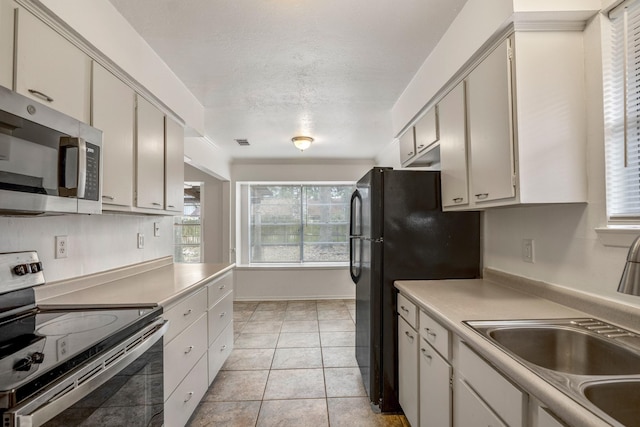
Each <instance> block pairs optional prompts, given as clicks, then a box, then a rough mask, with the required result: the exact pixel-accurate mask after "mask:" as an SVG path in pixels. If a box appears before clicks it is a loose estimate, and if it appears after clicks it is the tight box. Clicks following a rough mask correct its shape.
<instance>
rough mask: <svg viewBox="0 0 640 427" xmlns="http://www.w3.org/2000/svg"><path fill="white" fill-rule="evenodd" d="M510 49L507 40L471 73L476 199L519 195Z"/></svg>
mask: <svg viewBox="0 0 640 427" xmlns="http://www.w3.org/2000/svg"><path fill="white" fill-rule="evenodd" d="M509 51H510V48H509V40H505V41H504V42H503V43H502V44H500V46H498V48H497V49H495V50H494V51H493V52H492V53H491V54H490V55H489V56H488V57H487V58H485V60H484V61H482V63H480V65H478V66H477V67H476V68H475V69H474V70H473V71H472V72H471V73H470V74H469V76H468V77H467V85H468V86H467V106H468V110H467V113H468V121H469V122H468V123H469V145H470V148H471V187H472V190H473V195H472V197H473V199H474V201H475V202H480V203H482V202H485V201H491V200H500V199H507V198H513V197H515V187H514V184H513V176H514V170H515V168H514V160H513V159H514V153H513V151H514V150H513V132H512V109H511V61H510V59H509Z"/></svg>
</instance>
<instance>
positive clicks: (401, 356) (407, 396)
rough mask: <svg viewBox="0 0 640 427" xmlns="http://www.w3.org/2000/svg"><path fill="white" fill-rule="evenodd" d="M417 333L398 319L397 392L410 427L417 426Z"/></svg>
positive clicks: (400, 318) (418, 338)
mask: <svg viewBox="0 0 640 427" xmlns="http://www.w3.org/2000/svg"><path fill="white" fill-rule="evenodd" d="M419 340H420V337H419V336H418V333H417V332H416V331H415V330H414V329H413V328H412V327H411V326H410V325H409V324H408V323H407V322H406V321H405V320H404V319H403V318H402V317H400V316H399V317H398V382H399V386H400V389H399V390H398V394H399V396H398V397H399V400H400V406H401V407H402V410H403V411H404V415H405V416H406V417H407V420H408V421H409V423H410V424H411V425H412V426H418V425H419V424H418V422H419V415H418V375H417V373H418V372H417V371H418V344H419Z"/></svg>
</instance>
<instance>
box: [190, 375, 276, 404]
mask: <svg viewBox="0 0 640 427" xmlns="http://www.w3.org/2000/svg"><path fill="white" fill-rule="evenodd" d="M268 377H269V371H267V370H264V371H220V372H218V375H216V379H215V380H213V383H212V384H211V386H210V387H209V391H207V394H205V396H204V398H203V399H202V400H203V401H207V402H210V401H213V402H237V401H244V400H262V398H263V395H264V390H265V386H266V384H267V378H268Z"/></svg>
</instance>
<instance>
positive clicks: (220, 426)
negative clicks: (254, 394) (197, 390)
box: [187, 401, 262, 427]
mask: <svg viewBox="0 0 640 427" xmlns="http://www.w3.org/2000/svg"><path fill="white" fill-rule="evenodd" d="M261 403H262V402H261V401H248V402H202V403H201V404H200V405H198V408H197V409H196V410H195V412H194V413H193V415H192V416H191V419H190V421H189V423H188V424H187V427H255V425H256V421H257V419H258V412H259V411H260V405H261Z"/></svg>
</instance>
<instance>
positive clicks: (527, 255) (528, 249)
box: [522, 239, 535, 264]
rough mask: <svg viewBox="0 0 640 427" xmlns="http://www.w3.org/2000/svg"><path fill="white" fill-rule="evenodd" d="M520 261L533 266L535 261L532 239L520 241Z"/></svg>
mask: <svg viewBox="0 0 640 427" xmlns="http://www.w3.org/2000/svg"><path fill="white" fill-rule="evenodd" d="M522 260H523V261H524V262H530V263H532V264H533V262H534V260H535V258H534V245H533V239H522Z"/></svg>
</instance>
